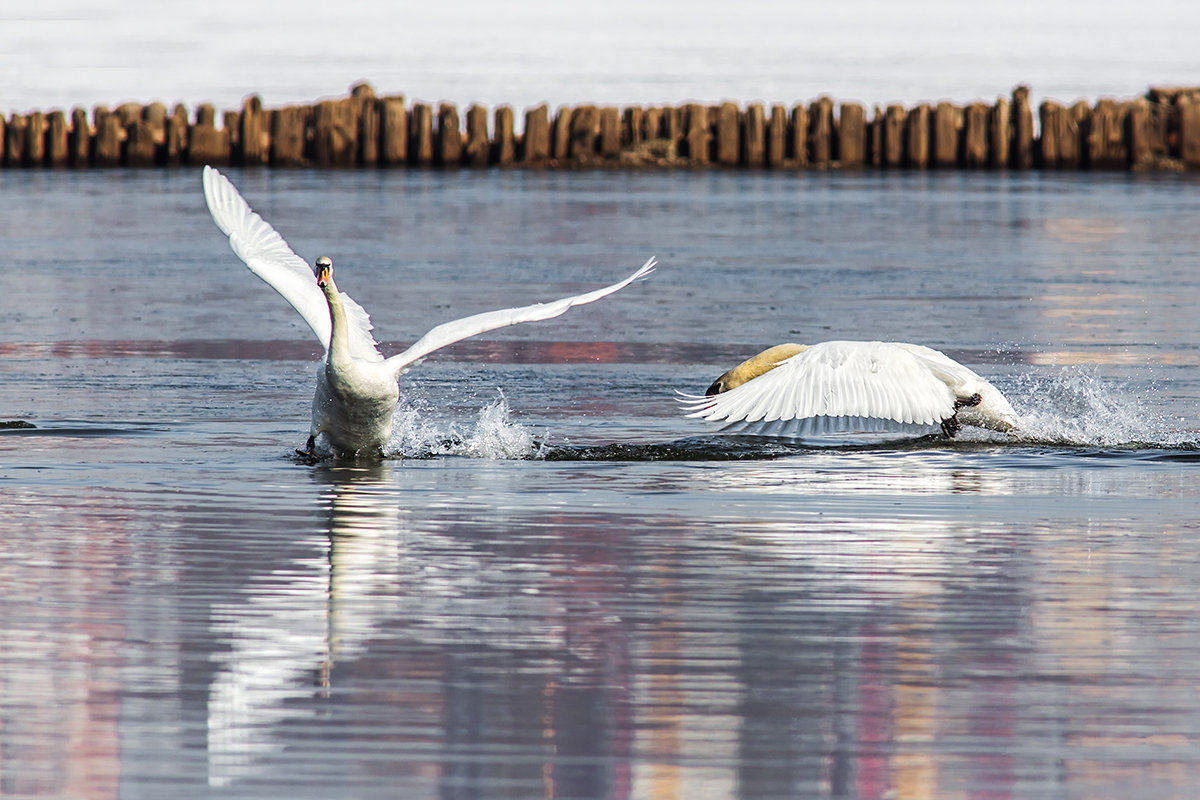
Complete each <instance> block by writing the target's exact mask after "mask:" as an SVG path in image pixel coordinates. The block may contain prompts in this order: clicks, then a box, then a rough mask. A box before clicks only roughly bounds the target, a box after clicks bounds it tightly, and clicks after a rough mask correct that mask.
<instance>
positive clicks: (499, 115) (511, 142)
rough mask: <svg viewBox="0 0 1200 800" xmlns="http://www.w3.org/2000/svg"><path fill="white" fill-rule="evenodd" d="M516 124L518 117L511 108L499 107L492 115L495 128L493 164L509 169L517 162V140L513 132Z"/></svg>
mask: <svg viewBox="0 0 1200 800" xmlns="http://www.w3.org/2000/svg"><path fill="white" fill-rule="evenodd" d="M515 124H516V117H515V115H514V114H513V110H512V107H511V106H499V107H498V108H497V109H496V111H495V113H494V114H493V115H492V125H493V127H494V128H495V134H494V136H493V139H492V154H491V159H492V163H493V164H498V165H499V166H502V167H507V166H510V165H512V164H513V163H514V162H515V161H516V160H517V139H516V133H515V131H514V130H513V126H514V125H515Z"/></svg>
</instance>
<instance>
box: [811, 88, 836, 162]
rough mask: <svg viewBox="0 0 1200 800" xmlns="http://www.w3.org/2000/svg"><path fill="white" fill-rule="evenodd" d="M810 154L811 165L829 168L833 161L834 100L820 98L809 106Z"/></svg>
mask: <svg viewBox="0 0 1200 800" xmlns="http://www.w3.org/2000/svg"><path fill="white" fill-rule="evenodd" d="M808 153H809V157H810V159H811V161H810V163H811V164H812V165H813V166H817V167H826V166H829V162H830V161H832V160H833V100H831V99H830V98H829V97H824V96H822V97H819V98H818V99H816V100H814V101H813V102H812V103H810V104H809V106H808Z"/></svg>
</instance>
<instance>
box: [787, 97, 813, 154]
mask: <svg viewBox="0 0 1200 800" xmlns="http://www.w3.org/2000/svg"><path fill="white" fill-rule="evenodd" d="M791 116H792V124H791V125H790V128H791V136H790V137H789V138H788V150H787V159H788V160H789V161H790V162H792V163H793V164H795V165H796V166H797V167H807V166H808V165H809V163H810V156H809V149H808V109H807V108H806V107H805V106H804V105H802V104H800V103H797V104H796V105H794V106H792V115H791Z"/></svg>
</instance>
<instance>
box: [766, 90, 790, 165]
mask: <svg viewBox="0 0 1200 800" xmlns="http://www.w3.org/2000/svg"><path fill="white" fill-rule="evenodd" d="M787 137H788V119H787V109H786V108H784V107H783V106H781V105H779V104H775V105H772V106H771V116H770V117H768V118H767V145H766V153H765V155H766V165H767V167H769V168H771V169H779V168H781V167H783V166H785V165H786V164H787Z"/></svg>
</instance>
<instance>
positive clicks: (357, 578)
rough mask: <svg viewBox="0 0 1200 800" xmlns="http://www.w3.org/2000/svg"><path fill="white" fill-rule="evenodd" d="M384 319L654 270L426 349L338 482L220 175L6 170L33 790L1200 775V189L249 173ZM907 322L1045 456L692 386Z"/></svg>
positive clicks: (822, 786) (433, 789)
mask: <svg viewBox="0 0 1200 800" xmlns="http://www.w3.org/2000/svg"><path fill="white" fill-rule="evenodd" d="M230 175H231V177H232V178H233V180H234V181H235V182H236V183H237V184H238V185H239V187H240V188H241V189H242V190H243V192H244V194H245V195H246V196H247V198H248V199H249V201H250V202H251V204H252V205H254V206H255V208H256V209H257V210H259V211H260V212H261V213H262V214H263V215H264V216H265V217H266V218H267V219H269V220H271V221H272V222H273V223H274V224H275V226H276V227H277V228H278V229H279V230H280V232H281V233H282V234H283V235H284V236H285V237H287V238H288V240H289V241H290V242H291V244H292V245H293V247H294V248H295V249H296V251H297V252H298V253H300V254H301V255H303V256H305V257H306V258H307V259H308V260H309V261H310V262H311V261H313V260H314V259H315V258H316V257H317V256H318V255H322V254H326V255H329V256H331V257H332V258H333V260H334V263H335V264H336V265H337V268H338V277H339V285H340V286H341V288H342V289H344V290H345V291H347V292H348V293H349V294H350V295H352V296H353V297H355V298H356V299H357V300H359V301H360V302H361V303H362V304H363V305H364V306H365V307H366V308H367V309H368V310H369V311H371V312H372V316H373V320H374V322H375V326H376V334H377V336H378V338H379V339H380V341H382V342H384V343H385V344H384V349H385V351H386V352H389V353H390V352H396V351H397V349H398V348H399V347H401V346H403V345H405V344H406V343H408V342H411V341H413V340H415V339H416V338H417V337H418V336H419V335H420V334H422V333H423V332H424V331H425V330H426V329H428V328H429V327H430V326H432V325H434V324H436V323H437V322H439V321H444V320H447V319H453V318H456V317H459V316H463V315H466V314H469V313H473V312H476V311H482V310H487V309H491V308H498V307H502V306H507V305H518V304H524V303H528V302H531V301H534V300H539V299H551V298H555V297H559V296H563V295H566V294H572V293H576V292H579V291H584V290H586V289H590V288H595V287H598V286H600V285H603V284H606V283H609V282H612V281H614V280H616V279H618V278H620V277H623V276H624V275H626V274H628V273H629V272H631V271H632V270H633V269H635V268H636V267H637V266H638V265H640V264H641V263H642V262H643V261H644V260H645V259H646V258H647V257H648V256H650V255H657V256H658V257H659V259H660V260H661V266H660V268H659V269H658V271H657V272H656V273H654V274H653V275H652V276H651V277H650V278H649V279H648V280H646V281H643V282H640V283H637V284H635V285H633V286H630V287H629V288H627V289H626V290H624V291H622V292H621V293H619V294H617V295H615V296H613V297H611V298H608V299H605V300H603V301H601V302H598V303H596V304H594V305H591V306H587V307H583V308H579V309H575V310H573V311H571V312H570V313H568V314H567V315H566V316H564V317H562V318H560V319H558V320H554V321H550V322H545V323H538V324H535V325H526V326H519V327H517V328H511V329H506V330H503V331H497V332H494V333H492V334H487V335H485V336H484V337H481V339H480V340H476V341H468V342H464V343H462V344H460V345H456V346H454V347H452V348H449V349H447V350H445V351H443V352H441V353H438V354H435V355H434V356H432V357H430V358H429V359H428V360H427V361H426V362H425V363H423V364H421V365H420V366H419V367H417V368H416V369H414V370H413V371H412V373H411V374H410V375H409V376H407V377H406V379H405V380H404V382H403V383H402V387H401V388H402V403H401V407H400V409H399V410H398V423H399V424H398V426H397V434H396V436H395V437H394V439H393V442H392V446H391V450H392V452H393V457H391V458H389V459H387V460H385V461H383V462H381V463H362V464H356V463H329V462H327V463H322V464H318V465H315V466H313V465H306V464H304V463H301V462H300V461H299V460H298V459H296V458H295V457H294V455H293V449H294V448H296V447H300V446H302V445H303V443H304V439H305V437H306V435H307V426H308V406H309V401H310V398H311V394H312V387H313V372H314V364H315V359H316V357H317V356H318V351H319V346H318V345H317V343H316V342H315V341H311V340H310V339H309V338H308V335H307V330H306V329H305V328H303V323H301V322H300V320H299V317H298V316H297V315H296V314H295V313H294V312H293V311H292V310H291V309H290V308H289V307H288V306H287V305H286V304H285V303H284V302H283V301H282V300H281V299H280V298H279V297H278V296H276V295H275V294H274V293H273V292H272V291H271V290H270V289H269V288H268V287H267V286H265V285H264V284H262V283H261V282H260V281H258V279H256V278H255V277H254V276H252V275H251V274H250V273H249V272H248V271H247V270H246V269H245V268H244V267H243V266H242V265H241V263H240V262H239V261H238V260H237V258H236V257H235V256H234V255H233V254H232V252H231V251H230V250H229V248H228V246H227V244H226V242H225V241H224V237H222V236H221V235H220V233H219V232H218V231H217V230H216V228H215V226H214V225H213V224H212V222H211V220H210V218H209V216H208V213H207V211H206V209H205V207H204V201H203V197H202V193H201V190H200V178H199V174H198V172H196V171H186V172H171V171H168V172H158V171H155V172H121V171H113V172H76V173H44V172H36V173H34V172H20V173H14V172H5V173H3V174H2V175H0V205H2V207H3V209H4V213H3V215H0V241H3V244H4V252H5V255H6V257H5V265H4V273H3V275H4V278H3V281H4V287H3V292H2V293H0V294H2V299H0V409H3V411H0V418H3V419H19V420H24V421H27V422H29V423H31V424H33V425H35V426H36V427H34V428H10V429H4V430H0V508H2V516H0V530H2V531H3V536H2V537H0V586H3V592H2V594H0V641H2V642H3V646H2V647H0V794H2V795H3V796H5V797H28V798H61V797H71V798H110V797H122V798H138V797H146V798H160V797H168V796H169V797H175V798H205V797H222V798H226V797H248V798H249V797H253V798H262V797H291V798H298V797H313V798H317V797H320V798H326V797H356V798H373V797H380V798H382V797H412V798H419V797H430V798H433V797H436V798H530V797H546V798H549V797H554V798H688V799H689V800H690V799H691V798H725V797H739V798H770V797H780V798H782V797H830V798H850V797H856V798H884V797H914V798H916V797H934V796H936V797H943V798H949V797H1018V796H1020V797H1028V796H1038V797H1054V798H1085V797H1086V798H1128V797H1131V796H1137V797H1141V798H1174V797H1191V796H1192V795H1193V792H1194V787H1195V786H1197V785H1200V693H1198V691H1197V687H1198V686H1200V599H1198V598H1200V536H1198V535H1197V534H1198V533H1200V480H1198V477H1200V472H1198V470H1200V444H1198V442H1200V347H1198V345H1197V342H1198V341H1200V336H1198V334H1200V320H1198V318H1197V314H1196V309H1197V308H1198V307H1200V271H1198V270H1197V254H1198V253H1200V228H1198V227H1197V225H1196V223H1195V221H1196V220H1197V219H1198V218H1200V191H1197V190H1198V188H1200V185H1198V183H1197V179H1196V177H1195V176H1131V175H1112V176H1088V175H1053V174H1042V175H1017V174H1013V175H993V174H983V173H956V174H925V175H918V174H905V175H894V174H893V175H887V174H879V173H864V174H834V173H826V174H821V173H808V174H753V173H722V172H705V173H691V172H677V173H670V174H628V173H593V172H583V173H570V174H561V173H559V174H552V173H533V172H521V173H510V172H502V171H492V172H470V173H468V172H463V173H430V172H389V173H381V172H328V173H317V172H307V171H297V172H280V171H276V172H271V173H265V172H262V173H249V174H247V173H243V172H240V171H237V170H232V171H231V172H230ZM837 338H863V339H876V338H878V339H885V340H898V341H912V342H918V343H922V344H927V345H931V346H934V347H937V348H939V349H943V350H945V351H946V352H947V353H948V354H950V355H951V356H953V357H955V358H957V359H959V360H961V361H963V362H965V363H967V364H969V365H971V366H972V367H974V368H975V369H977V370H978V371H980V372H981V373H983V374H985V375H987V376H988V377H989V378H991V379H992V380H993V382H995V383H996V384H997V385H998V386H999V387H1000V388H1001V389H1003V390H1004V391H1005V392H1006V393H1007V394H1008V396H1009V397H1010V399H1011V400H1012V402H1013V404H1014V406H1015V407H1016V408H1017V410H1018V411H1020V412H1021V413H1022V415H1023V417H1024V420H1025V421H1024V425H1023V430H1024V435H1023V436H1022V437H1021V438H1017V439H1012V438H1009V437H1005V436H1001V435H990V434H989V435H984V434H982V433H980V432H978V431H967V432H965V434H964V436H962V437H961V438H960V439H958V440H955V441H926V442H900V443H890V444H867V445H857V444H852V443H850V444H845V445H836V446H819V447H811V446H803V445H801V444H794V443H788V442H772V441H769V440H756V439H737V438H732V437H722V436H721V435H719V434H716V433H714V432H713V430H712V429H711V428H710V427H708V426H707V425H706V424H705V423H702V422H700V421H698V420H690V419H685V418H683V417H682V416H681V414H680V413H679V410H678V408H677V407H676V405H677V404H676V403H675V400H674V399H673V398H674V393H675V392H676V390H681V391H688V392H696V391H701V390H703V389H704V388H705V387H706V386H707V385H708V384H709V383H710V382H711V381H712V379H713V378H715V377H716V375H718V374H720V373H721V372H723V371H724V370H725V369H727V368H728V367H730V366H731V365H732V364H734V363H736V362H737V361H739V360H741V359H742V358H744V357H746V356H748V355H750V354H752V353H754V352H757V350H758V349H761V348H762V347H765V346H767V345H770V344H775V343H778V342H781V341H788V340H794V341H807V342H812V341H820V340H825V339H837Z"/></svg>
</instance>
